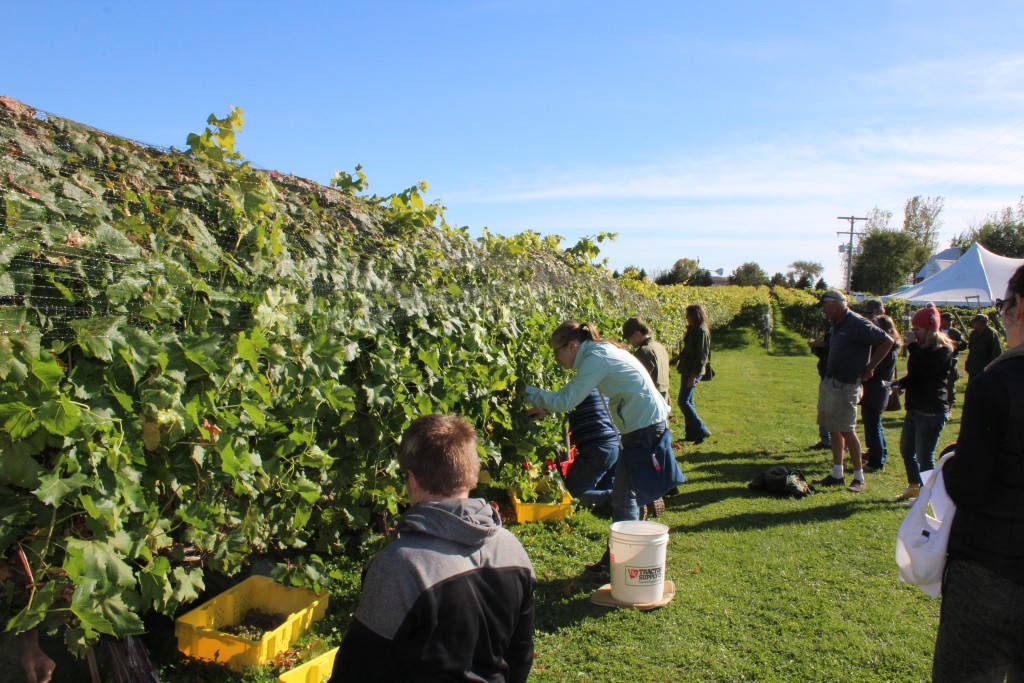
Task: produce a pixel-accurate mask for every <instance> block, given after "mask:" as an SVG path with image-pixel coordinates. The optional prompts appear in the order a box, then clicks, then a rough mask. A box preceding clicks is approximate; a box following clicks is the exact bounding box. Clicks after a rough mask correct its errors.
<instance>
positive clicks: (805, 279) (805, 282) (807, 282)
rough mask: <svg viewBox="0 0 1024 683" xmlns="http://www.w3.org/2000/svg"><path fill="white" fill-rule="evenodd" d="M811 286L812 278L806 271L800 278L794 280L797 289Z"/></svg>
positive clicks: (812, 283) (812, 284)
mask: <svg viewBox="0 0 1024 683" xmlns="http://www.w3.org/2000/svg"><path fill="white" fill-rule="evenodd" d="M813 286H814V280H812V279H811V276H810V275H808V274H807V273H804V274H803V275H801V276H800V279H799V280H797V281H796V288H797V289H810V288H811V287H813Z"/></svg>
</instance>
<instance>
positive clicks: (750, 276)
mask: <svg viewBox="0 0 1024 683" xmlns="http://www.w3.org/2000/svg"><path fill="white" fill-rule="evenodd" d="M729 284H730V285H748V286H749V285H766V284H768V273H766V272H764V269H763V268H761V266H759V265H758V264H756V263H754V262H753V261H748V262H747V263H744V264H742V265H740V266H739V267H738V268H736V270H734V271H732V274H731V275H729Z"/></svg>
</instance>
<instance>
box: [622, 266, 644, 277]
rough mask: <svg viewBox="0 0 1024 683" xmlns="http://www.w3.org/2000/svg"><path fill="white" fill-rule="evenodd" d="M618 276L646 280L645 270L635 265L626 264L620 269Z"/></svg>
mask: <svg viewBox="0 0 1024 683" xmlns="http://www.w3.org/2000/svg"><path fill="white" fill-rule="evenodd" d="M620 277H628V278H632V279H633V280H646V279H647V271H645V270H643V269H641V268H637V267H636V266H626V267H625V268H623V269H622V275H620Z"/></svg>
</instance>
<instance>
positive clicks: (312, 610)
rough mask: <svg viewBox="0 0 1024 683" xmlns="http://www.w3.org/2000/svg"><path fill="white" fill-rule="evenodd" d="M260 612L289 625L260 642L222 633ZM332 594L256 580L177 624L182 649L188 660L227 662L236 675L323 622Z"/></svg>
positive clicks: (251, 578) (183, 618) (250, 578)
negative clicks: (280, 616)
mask: <svg viewBox="0 0 1024 683" xmlns="http://www.w3.org/2000/svg"><path fill="white" fill-rule="evenodd" d="M251 609H258V610H261V611H263V612H268V613H271V614H283V615H286V617H287V618H286V619H285V622H284V623H283V624H281V625H280V626H278V627H277V628H275V629H274V630H273V631H267V632H266V633H264V634H263V637H262V638H260V639H259V640H249V639H248V638H243V637H241V636H235V635H232V634H230V633H224V632H222V631H221V629H223V628H225V627H228V626H233V625H236V624H238V623H240V622H241V621H242V620H243V619H244V618H245V613H246V612H248V611H249V610H251ZM326 611H327V593H320V594H317V593H314V592H312V591H308V590H304V589H302V588H289V587H288V586H282V585H281V584H279V583H277V582H276V581H274V580H273V579H269V578H267V577H265V576H250V577H249V578H248V579H246V580H245V581H242V582H241V583H239V584H238V585H237V586H234V587H232V588H229V589H228V590H226V591H224V592H223V593H221V594H220V595H218V596H217V597H215V598H213V599H211V600H209V601H207V602H205V603H203V604H202V605H201V606H199V607H197V608H196V609H194V610H192V611H191V612H188V613H187V614H184V615H182V616H180V617H178V618H177V619H176V620H175V621H174V635H175V637H176V638H177V640H178V649H179V650H181V652H182V653H184V654H185V655H186V656H189V657H195V658H197V659H207V660H213V661H217V662H220V663H221V664H226V665H227V666H228V667H229V668H230V669H232V670H234V671H241V670H242V669H244V668H245V667H247V666H255V665H257V664H262V663H264V662H268V661H270V660H271V659H273V658H274V655H276V654H277V653H279V652H281V651H283V650H286V649H288V647H289V646H290V645H291V644H292V643H293V642H294V641H295V640H296V639H298V637H299V636H301V635H302V634H303V633H305V632H306V631H307V630H309V627H310V625H311V624H312V623H313V622H314V621H317V620H319V619H322V618H323V616H324V613H325V612H326Z"/></svg>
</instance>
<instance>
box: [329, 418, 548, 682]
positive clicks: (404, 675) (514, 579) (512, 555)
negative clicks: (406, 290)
mask: <svg viewBox="0 0 1024 683" xmlns="http://www.w3.org/2000/svg"><path fill="white" fill-rule="evenodd" d="M398 464H399V467H400V468H401V471H402V475H403V476H404V478H405V480H406V485H407V488H408V491H409V502H410V503H411V507H410V508H409V509H408V510H407V511H406V512H405V514H403V515H402V516H401V517H400V518H399V520H398V529H397V530H398V539H397V540H395V541H393V542H392V543H391V544H389V545H388V546H387V547H385V548H384V549H383V550H382V551H381V552H379V553H378V554H377V555H375V556H374V557H373V558H372V559H371V560H370V562H369V563H368V564H367V566H366V568H365V569H364V571H363V588H362V595H361V596H360V598H359V605H358V607H357V608H356V612H355V619H354V620H353V622H352V625H351V627H350V628H349V630H348V632H347V633H346V635H345V638H344V639H343V640H342V643H341V649H340V650H339V652H338V655H337V657H336V658H335V662H334V670H333V672H332V674H331V678H330V681H331V683H342V682H344V681H359V682H360V683H363V682H368V681H382V682H383V681H437V680H445V681H476V682H478V683H479V682H480V681H487V682H488V683H522V682H523V681H526V679H527V677H528V676H529V673H530V667H531V666H532V665H533V612H534V589H535V587H536V577H535V576H534V572H533V566H532V565H531V563H530V559H529V557H528V556H527V555H526V551H525V550H524V549H523V546H522V545H521V544H520V543H519V540H518V539H517V538H516V537H515V536H513V535H512V534H511V533H509V531H508V530H506V529H504V528H503V527H502V526H501V518H500V517H499V516H498V513H497V511H495V510H494V508H492V507H491V506H490V505H489V504H488V503H487V501H485V500H483V499H481V498H470V497H469V492H470V491H471V490H472V489H473V488H475V487H476V484H477V479H478V476H479V473H480V460H479V457H478V456H477V449H476V433H475V432H474V431H473V428H472V427H471V426H470V425H469V423H467V422H466V420H465V419H464V418H462V417H459V416H456V415H428V416H426V417H421V418H419V419H417V420H416V421H414V422H413V423H412V425H410V426H409V428H408V429H407V430H406V431H405V433H404V434H403V435H402V441H401V445H400V446H399V450H398Z"/></svg>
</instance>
